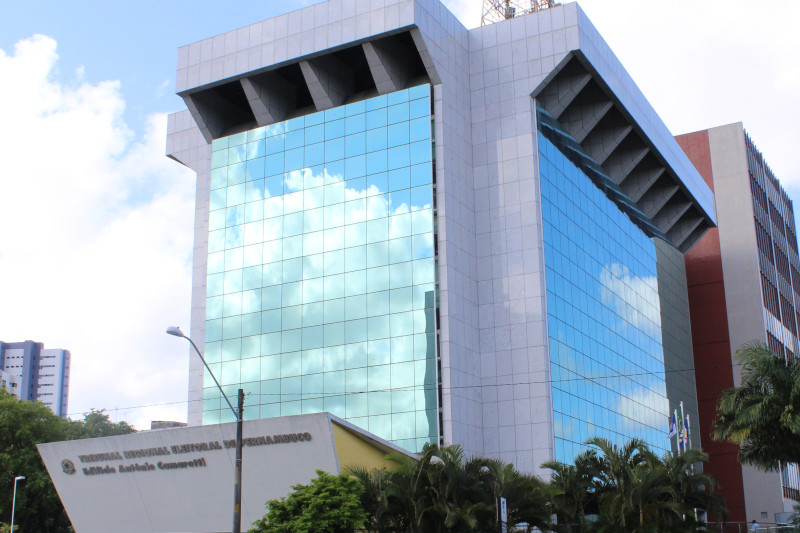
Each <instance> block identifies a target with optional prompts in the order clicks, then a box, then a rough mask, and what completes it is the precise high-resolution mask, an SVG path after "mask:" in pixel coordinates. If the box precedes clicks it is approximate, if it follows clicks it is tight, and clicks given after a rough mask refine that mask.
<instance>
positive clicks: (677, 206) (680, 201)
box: [653, 186, 692, 233]
mask: <svg viewBox="0 0 800 533" xmlns="http://www.w3.org/2000/svg"><path fill="white" fill-rule="evenodd" d="M676 187H677V186H676ZM691 207H692V202H690V201H689V199H688V198H686V196H685V195H684V194H683V193H680V192H675V193H673V194H671V195H670V198H669V200H668V201H667V202H666V203H665V204H664V206H663V207H662V208H661V209H659V211H658V213H657V214H656V216H654V217H653V222H655V223H656V224H658V227H660V228H664V230H663V231H664V233H669V230H670V229H672V227H673V226H674V225H675V224H676V223H677V222H678V220H680V218H681V217H682V216H683V215H684V214H686V212H687V211H688V210H689V209H690V208H691Z"/></svg>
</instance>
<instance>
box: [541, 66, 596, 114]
mask: <svg viewBox="0 0 800 533" xmlns="http://www.w3.org/2000/svg"><path fill="white" fill-rule="evenodd" d="M590 81H592V75H591V74H589V73H588V72H586V71H583V72H569V71H567V70H564V71H562V72H560V73H559V75H558V76H557V77H556V78H555V80H553V85H554V86H553V88H552V90H548V93H547V94H545V93H543V94H541V95H540V96H539V98H540V99H541V100H542V101H543V102H544V105H545V107H546V108H547V110H548V112H549V113H550V115H551V116H552V117H554V118H555V119H558V118H559V117H560V116H561V115H562V114H563V113H564V111H566V110H567V108H568V107H569V106H570V104H572V102H573V101H574V100H575V98H577V97H578V95H579V94H580V93H581V91H583V89H584V88H585V87H586V86H587V85H588V84H589V82H590ZM548 89H549V88H548Z"/></svg>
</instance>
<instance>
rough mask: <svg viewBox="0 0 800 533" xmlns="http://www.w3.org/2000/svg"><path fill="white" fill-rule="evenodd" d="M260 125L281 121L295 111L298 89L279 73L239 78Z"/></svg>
mask: <svg viewBox="0 0 800 533" xmlns="http://www.w3.org/2000/svg"><path fill="white" fill-rule="evenodd" d="M239 81H240V82H241V84H242V89H244V94H245V96H247V102H248V103H249V104H250V109H251V110H252V111H253V115H254V116H255V118H256V123H257V124H258V125H259V126H267V125H269V124H274V123H276V122H280V121H282V120H284V119H285V118H287V116H288V115H289V113H290V112H292V111H294V109H295V107H296V101H297V89H296V87H294V86H293V85H292V84H291V83H289V82H287V81H286V80H284V79H283V78H282V77H281V76H280V75H279V74H277V73H267V74H266V75H263V76H259V77H253V78H242V79H241V80H239Z"/></svg>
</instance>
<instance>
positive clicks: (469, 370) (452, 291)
mask: <svg viewBox="0 0 800 533" xmlns="http://www.w3.org/2000/svg"><path fill="white" fill-rule="evenodd" d="M414 21H415V23H416V25H417V27H418V28H419V31H420V34H421V36H422V38H423V40H424V43H425V46H426V48H427V52H428V54H429V55H430V58H431V60H432V61H433V63H434V65H435V68H436V73H437V75H438V77H439V79H440V81H441V84H439V85H436V86H435V89H434V110H435V112H434V117H435V121H434V128H435V139H436V145H435V150H436V179H437V185H436V187H437V189H436V194H437V224H438V247H439V265H438V266H439V301H440V307H439V328H440V337H439V340H440V343H439V348H440V356H441V369H442V384H443V391H442V406H441V407H442V418H443V425H444V427H443V428H442V429H443V437H444V440H445V442H446V443H458V444H460V445H462V446H463V448H464V450H465V451H466V452H467V454H469V455H473V454H483V431H482V428H483V412H482V408H481V404H482V398H481V394H480V372H481V365H480V349H479V342H478V334H477V331H478V330H477V320H478V314H477V282H476V267H475V216H474V197H473V194H472V186H471V184H472V154H471V134H470V123H471V119H470V116H469V78H468V76H467V75H466V73H467V72H468V71H469V64H468V50H467V42H468V41H467V30H466V29H465V28H464V27H463V26H462V25H461V23H460V22H458V20H457V19H456V18H455V17H454V16H453V15H452V14H451V13H450V12H449V11H447V9H446V8H445V7H444V6H443V5H441V4H440V3H439V2H436V1H420V2H417V4H416V12H415V15H414Z"/></svg>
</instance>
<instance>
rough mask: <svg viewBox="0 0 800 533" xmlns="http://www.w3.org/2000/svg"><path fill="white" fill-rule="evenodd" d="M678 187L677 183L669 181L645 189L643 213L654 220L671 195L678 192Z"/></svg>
mask: <svg viewBox="0 0 800 533" xmlns="http://www.w3.org/2000/svg"><path fill="white" fill-rule="evenodd" d="M678 189H680V187H679V186H678V185H677V184H673V183H669V182H667V183H664V184H662V185H658V184H657V185H655V186H654V187H652V188H651V189H650V190H649V191H647V194H646V196H645V198H643V200H642V211H644V214H645V215H647V217H648V218H650V220H652V221H653V222H655V218H656V216H657V215H658V214H659V212H660V211H661V209H663V208H664V206H665V205H666V204H667V202H669V201H670V199H671V198H672V196H673V195H674V194H675V193H676V192H678ZM662 231H663V229H662ZM665 233H666V232H665Z"/></svg>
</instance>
